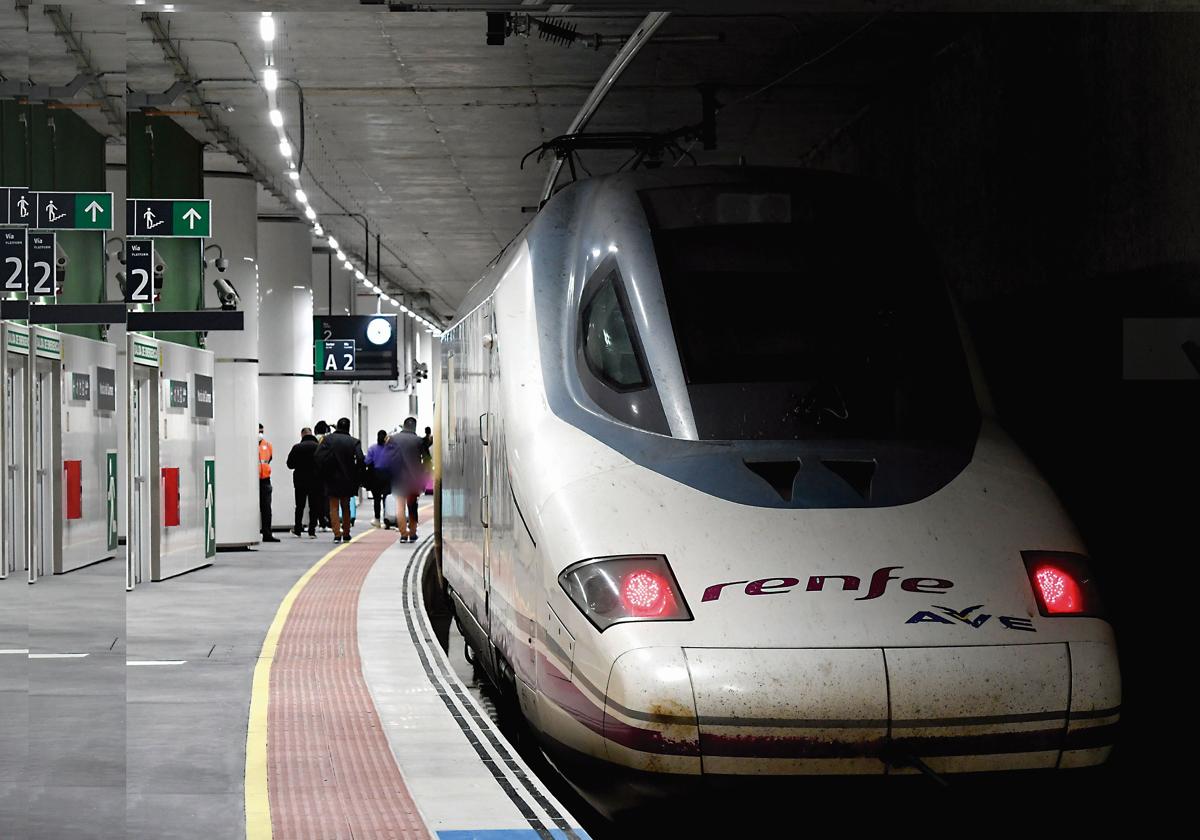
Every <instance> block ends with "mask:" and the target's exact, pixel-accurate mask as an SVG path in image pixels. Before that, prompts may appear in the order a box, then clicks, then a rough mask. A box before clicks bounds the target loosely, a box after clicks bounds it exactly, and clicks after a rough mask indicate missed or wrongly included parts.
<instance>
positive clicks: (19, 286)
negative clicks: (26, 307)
mask: <svg viewBox="0 0 1200 840" xmlns="http://www.w3.org/2000/svg"><path fill="white" fill-rule="evenodd" d="M0 266H3V267H2V268H0V272H3V277H2V278H0V279H2V281H3V284H2V285H0V291H3V292H22V293H24V294H28V295H30V296H32V297H49V296H51V295H53V294H54V234H53V233H42V232H29V231H26V230H24V229H22V228H7V229H4V230H0Z"/></svg>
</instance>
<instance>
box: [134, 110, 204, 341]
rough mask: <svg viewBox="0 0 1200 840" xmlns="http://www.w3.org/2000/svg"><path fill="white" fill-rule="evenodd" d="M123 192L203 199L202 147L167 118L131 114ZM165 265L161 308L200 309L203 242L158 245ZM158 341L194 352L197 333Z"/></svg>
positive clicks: (174, 241)
mask: <svg viewBox="0 0 1200 840" xmlns="http://www.w3.org/2000/svg"><path fill="white" fill-rule="evenodd" d="M128 129H129V130H128V146H127V153H128V157H127V161H128V167H127V168H126V170H125V172H126V186H127V189H128V191H129V192H128V195H129V197H130V198H203V197H204V146H203V144H202V143H200V142H199V141H198V140H196V139H195V138H194V137H192V135H191V134H189V133H188V132H187V131H186V130H185V129H184V128H183V127H182V126H180V125H179V124H178V123H176V122H175V121H174V120H172V119H170V118H169V117H162V116H157V117H154V116H152V117H148V116H146V115H145V114H144V113H142V112H141V111H132V112H130V114H129V121H128ZM154 248H155V250H156V251H158V253H160V254H161V255H162V258H163V261H164V262H165V263H166V264H167V271H166V274H165V275H164V280H163V289H162V295H161V298H160V300H159V307H160V308H162V309H176V310H178V309H200V308H202V307H203V305H204V266H203V264H202V262H201V259H202V250H203V240H200V239H158V240H155V243H154ZM157 337H158V338H161V339H164V340H166V341H174V342H177V343H179V344H187V345H189V346H192V347H198V346H199V344H200V341H199V338H198V336H197V335H196V334H195V333H158V334H157Z"/></svg>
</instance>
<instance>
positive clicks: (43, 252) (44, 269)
mask: <svg viewBox="0 0 1200 840" xmlns="http://www.w3.org/2000/svg"><path fill="white" fill-rule="evenodd" d="M29 294H30V296H31V297H50V296H51V295H53V294H54V234H53V233H31V234H29Z"/></svg>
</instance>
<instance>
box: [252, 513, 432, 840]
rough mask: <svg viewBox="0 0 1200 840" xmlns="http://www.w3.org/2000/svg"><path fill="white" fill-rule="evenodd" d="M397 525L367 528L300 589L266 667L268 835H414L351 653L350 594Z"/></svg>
mask: <svg viewBox="0 0 1200 840" xmlns="http://www.w3.org/2000/svg"><path fill="white" fill-rule="evenodd" d="M395 540H396V532H395V531H380V532H375V533H371V534H368V535H367V536H365V537H363V538H362V539H360V540H358V541H357V542H355V543H351V544H350V545H349V546H347V547H346V548H345V549H343V550H342V551H341V552H340V553H338V554H337V555H336V556H335V557H333V558H331V559H330V560H329V561H328V562H327V563H326V564H325V565H324V566H323V567H322V568H321V569H320V571H318V572H317V573H316V574H315V575H313V577H312V579H311V580H310V581H309V582H308V585H307V586H305V587H304V589H303V590H301V592H300V594H299V595H298V596H297V598H296V600H295V602H294V603H293V604H292V609H291V612H289V614H288V617H287V621H286V623H285V624H284V627H283V630H282V632H281V633H280V637H279V645H278V648H277V649H276V651H275V659H274V662H273V663H272V666H271V680H270V686H271V688H270V691H271V694H270V703H269V705H268V716H267V786H268V790H269V792H270V801H271V825H272V828H273V833H274V836H275V838H276V840H308V839H309V838H311V840H343V838H344V840H351V838H353V840H366V838H414V840H416V838H421V839H422V840H425V839H426V838H428V837H429V833H428V831H427V829H426V828H425V825H424V823H423V822H422V821H421V817H420V815H419V814H418V813H417V809H416V806H415V805H414V804H413V800H412V797H411V796H410V795H409V792H408V789H407V788H406V787H405V785H404V781H403V779H402V778H401V777H400V770H399V769H398V768H397V766H396V761H395V758H394V757H393V756H392V751H391V748H390V747H389V746H388V741H387V737H386V735H385V734H384V731H383V727H382V726H381V725H380V722H379V715H378V714H377V713H376V711H375V705H374V703H373V702H372V701H371V694H370V692H369V690H368V689H367V683H366V680H365V679H364V678H363V674H362V662H361V659H360V657H359V654H358V596H359V590H360V589H361V588H362V584H363V580H364V579H365V578H366V576H367V572H369V571H370V570H371V566H372V565H373V564H374V563H375V560H376V559H377V558H378V557H379V555H380V554H382V553H383V551H384V550H385V549H387V548H388V547H390V546H391V545H392V544H393V543H394V542H395Z"/></svg>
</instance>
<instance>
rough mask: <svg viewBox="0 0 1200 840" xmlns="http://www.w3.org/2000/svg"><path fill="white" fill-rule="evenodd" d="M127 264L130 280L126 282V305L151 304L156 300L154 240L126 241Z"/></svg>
mask: <svg viewBox="0 0 1200 840" xmlns="http://www.w3.org/2000/svg"><path fill="white" fill-rule="evenodd" d="M125 252H126V257H125V264H126V266H127V268H128V269H129V279H128V280H126V281H125V302H126V303H150V302H151V301H153V300H154V282H153V279H152V278H153V277H154V240H153V239H127V240H125Z"/></svg>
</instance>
